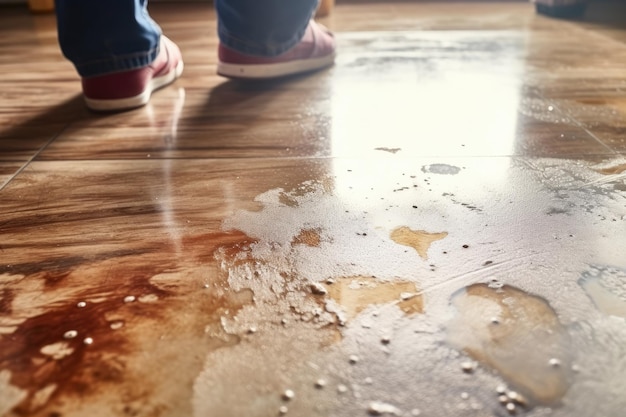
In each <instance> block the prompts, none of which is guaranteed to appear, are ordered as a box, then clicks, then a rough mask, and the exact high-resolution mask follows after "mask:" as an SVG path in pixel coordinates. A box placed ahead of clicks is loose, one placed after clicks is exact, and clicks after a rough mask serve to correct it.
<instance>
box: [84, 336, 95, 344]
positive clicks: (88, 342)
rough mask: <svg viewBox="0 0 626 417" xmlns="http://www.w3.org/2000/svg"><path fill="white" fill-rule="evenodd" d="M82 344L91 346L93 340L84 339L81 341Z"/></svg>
mask: <svg viewBox="0 0 626 417" xmlns="http://www.w3.org/2000/svg"><path fill="white" fill-rule="evenodd" d="M83 343H84V344H86V345H91V344H92V343H93V339H92V338H91V337H86V338H85V340H83Z"/></svg>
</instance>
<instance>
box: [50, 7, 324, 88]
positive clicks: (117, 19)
mask: <svg viewBox="0 0 626 417" xmlns="http://www.w3.org/2000/svg"><path fill="white" fill-rule="evenodd" d="M317 3H318V0H215V8H216V10H217V15H218V28H219V29H218V34H219V38H220V41H221V42H222V44H224V45H226V46H228V47H230V48H232V49H234V50H236V51H239V52H242V53H246V54H250V55H259V56H275V55H278V54H280V53H282V52H285V51H286V50H288V49H289V48H291V47H292V46H294V45H295V44H297V43H298V42H299V41H300V39H301V38H302V36H303V34H304V30H305V29H306V26H307V24H308V22H309V20H310V19H311V17H312V16H313V13H314V12H315V9H316V7H317ZM146 6H147V0H99V1H98V0H56V14H57V22H58V30H59V43H60V44H61V50H62V51H63V54H64V55H65V56H66V57H67V58H68V59H69V60H70V61H71V62H72V63H73V64H74V66H75V67H76V69H77V71H78V73H79V74H80V75H81V76H83V77H90V76H95V75H102V74H106V73H111V72H118V71H127V70H130V69H134V68H139V67H143V66H146V65H149V64H150V63H151V62H152V61H154V59H155V58H156V57H157V55H158V53H159V39H160V37H161V28H159V26H158V25H157V24H156V23H155V22H154V21H153V20H152V19H151V18H150V15H149V14H148V10H147V8H146Z"/></svg>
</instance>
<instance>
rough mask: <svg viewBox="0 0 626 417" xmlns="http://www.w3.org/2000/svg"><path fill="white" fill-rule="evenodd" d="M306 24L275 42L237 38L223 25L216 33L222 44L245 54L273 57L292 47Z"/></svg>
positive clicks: (299, 38)
mask: <svg viewBox="0 0 626 417" xmlns="http://www.w3.org/2000/svg"><path fill="white" fill-rule="evenodd" d="M307 27H308V22H307V26H305V27H304V29H302V30H301V31H299V32H298V33H296V34H295V35H294V36H293V37H291V38H290V39H288V40H287V41H285V42H281V43H276V42H264V43H260V42H250V41H245V40H243V39H239V38H237V37H236V36H233V35H232V34H230V33H229V32H228V31H227V30H226V29H225V28H224V27H223V26H220V27H219V29H218V35H219V38H220V42H221V43H222V45H224V46H226V47H228V48H230V49H233V50H235V51H237V52H240V53H242V54H246V55H255V56H263V57H273V56H277V55H280V54H282V53H284V52H287V51H288V50H289V49H291V48H293V47H294V46H296V45H297V44H298V42H300V40H302V37H304V32H306V29H307Z"/></svg>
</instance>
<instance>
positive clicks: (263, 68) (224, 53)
mask: <svg viewBox="0 0 626 417" xmlns="http://www.w3.org/2000/svg"><path fill="white" fill-rule="evenodd" d="M218 56H219V62H218V64H217V73H218V74H219V75H222V76H224V77H229V78H243V79H268V78H277V77H285V76H288V75H294V74H301V73H305V72H311V71H316V70H319V69H322V68H326V67H328V66H330V65H332V64H333V62H334V61H335V39H334V37H333V35H332V33H331V32H330V31H329V30H328V29H326V28H325V27H324V26H322V25H320V24H317V23H315V21H313V20H311V21H310V22H309V26H307V28H306V31H305V32H304V36H303V37H302V40H301V41H300V43H298V44H297V45H296V46H294V47H293V48H291V49H290V50H288V51H287V52H285V53H283V54H281V55H278V56H275V57H259V56H252V55H246V54H242V53H240V52H237V51H235V50H233V49H230V48H228V47H226V46H224V45H222V44H221V43H220V46H219V50H218Z"/></svg>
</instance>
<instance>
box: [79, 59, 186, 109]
mask: <svg viewBox="0 0 626 417" xmlns="http://www.w3.org/2000/svg"><path fill="white" fill-rule="evenodd" d="M183 67H184V64H183V61H182V60H180V61H179V62H178V65H176V68H175V69H174V71H170V72H168V73H167V74H163V75H162V76H160V77H154V78H152V79H151V80H150V81H149V82H148V85H147V86H146V89H145V90H144V91H143V92H142V93H141V94H138V95H136V96H134V97H126V98H120V99H109V100H98V99H92V98H88V97H85V103H86V104H87V107H89V108H90V109H91V110H95V111H102V112H107V111H118V110H130V109H134V108H136V107H141V106H144V105H146V104H148V102H149V101H150V97H151V96H152V93H153V92H154V91H156V90H158V89H160V88H163V87H165V86H166V85H168V84H171V83H173V82H174V81H176V79H177V78H179V77H180V76H181V75H182V73H183Z"/></svg>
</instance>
